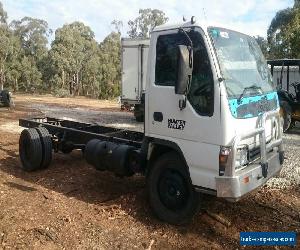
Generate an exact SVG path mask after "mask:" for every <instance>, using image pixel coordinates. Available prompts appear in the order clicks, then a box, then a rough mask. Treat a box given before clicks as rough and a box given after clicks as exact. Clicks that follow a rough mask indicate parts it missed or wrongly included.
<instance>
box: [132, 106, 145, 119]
mask: <svg viewBox="0 0 300 250" xmlns="http://www.w3.org/2000/svg"><path fill="white" fill-rule="evenodd" d="M144 113H145V111H144V108H143V106H142V105H141V104H136V105H134V117H135V120H136V121H137V122H143V121H144V120H145V117H144Z"/></svg>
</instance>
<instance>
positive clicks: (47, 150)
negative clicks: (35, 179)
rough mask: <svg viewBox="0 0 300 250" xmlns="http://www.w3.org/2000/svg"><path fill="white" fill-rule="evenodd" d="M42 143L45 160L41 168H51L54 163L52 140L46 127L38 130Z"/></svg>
mask: <svg viewBox="0 0 300 250" xmlns="http://www.w3.org/2000/svg"><path fill="white" fill-rule="evenodd" d="M36 130H37V132H38V134H39V136H40V139H41V142H42V149H43V159H42V163H41V168H47V167H49V165H50V163H51V161H52V139H51V135H50V134H49V132H48V130H47V129H46V128H44V127H39V128H37V129H36Z"/></svg>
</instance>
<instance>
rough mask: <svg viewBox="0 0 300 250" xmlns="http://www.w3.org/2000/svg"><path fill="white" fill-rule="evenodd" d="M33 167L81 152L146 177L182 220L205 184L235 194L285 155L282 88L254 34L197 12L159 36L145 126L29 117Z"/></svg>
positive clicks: (159, 203) (24, 158)
mask: <svg viewBox="0 0 300 250" xmlns="http://www.w3.org/2000/svg"><path fill="white" fill-rule="evenodd" d="M20 126H22V127H25V128H27V129H25V130H23V132H22V133H21V135H20V141H19V142H20V144H19V147H20V158H21V162H22V167H23V169H24V170H27V171H34V170H38V169H43V168H46V167H48V166H49V164H50V162H51V158H52V153H53V152H58V151H62V152H64V153H70V152H71V151H72V150H82V151H83V153H84V157H85V159H86V161H87V162H88V163H89V164H91V165H93V166H94V167H95V168H96V169H98V170H106V171H112V172H114V173H115V174H116V175H117V176H131V175H133V174H135V173H141V174H144V175H145V176H146V188H147V191H148V195H149V203H150V206H151V208H152V209H153V211H154V213H155V214H156V215H157V216H158V217H159V218H160V219H161V220H163V221H166V222H168V223H171V224H184V223H187V222H189V221H190V220H191V218H192V217H193V215H194V214H195V212H196V210H197V206H198V204H199V202H200V200H201V199H199V197H200V196H199V195H198V193H199V192H203V193H208V194H213V195H216V196H217V197H223V198H225V199H227V200H229V201H237V200H239V199H241V198H242V197H244V196H245V195H246V194H248V193H249V192H251V191H253V190H254V189H256V188H258V187H260V186H261V185H263V184H264V183H265V182H266V181H267V180H268V179H269V178H271V177H273V176H275V175H277V174H279V171H280V170H281V165H282V163H283V160H284V150H283V145H282V125H281V120H280V116H279V104H278V97H277V93H276V89H275V87H274V86H273V83H272V77H271V74H270V72H269V70H268V66H267V64H266V61H265V59H264V57H263V55H262V53H261V51H260V49H259V46H258V45H257V43H256V41H255V40H254V39H253V38H252V37H250V36H247V35H245V34H242V33H239V32H235V31H232V30H229V29H225V28H220V27H218V26H207V25H200V24H198V23H197V22H195V21H194V19H192V20H191V21H190V22H186V23H183V24H180V25H171V26H159V27H157V28H155V29H154V30H153V32H152V34H151V42H150V48H149V59H148V74H147V86H146V95H145V122H144V133H140V132H134V131H128V130H122V129H116V128H112V127H106V126H100V125H95V124H87V123H81V122H75V121H68V120H63V119H55V118H49V117H41V118H31V119H21V120H20Z"/></svg>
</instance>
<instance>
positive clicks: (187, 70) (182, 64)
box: [175, 45, 193, 95]
mask: <svg viewBox="0 0 300 250" xmlns="http://www.w3.org/2000/svg"><path fill="white" fill-rule="evenodd" d="M192 73H193V49H192V48H191V47H188V46H185V45H178V54H177V77H176V82H175V94H177V95H184V94H186V90H187V86H188V83H190V82H191V80H192Z"/></svg>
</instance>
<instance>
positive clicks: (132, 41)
mask: <svg viewBox="0 0 300 250" xmlns="http://www.w3.org/2000/svg"><path fill="white" fill-rule="evenodd" d="M121 43H122V46H123V47H126V46H138V45H145V46H149V45H150V40H149V39H144V38H122V40H121Z"/></svg>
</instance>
